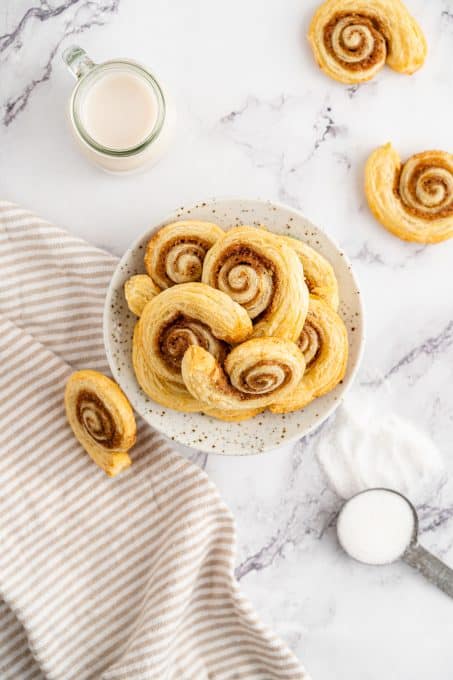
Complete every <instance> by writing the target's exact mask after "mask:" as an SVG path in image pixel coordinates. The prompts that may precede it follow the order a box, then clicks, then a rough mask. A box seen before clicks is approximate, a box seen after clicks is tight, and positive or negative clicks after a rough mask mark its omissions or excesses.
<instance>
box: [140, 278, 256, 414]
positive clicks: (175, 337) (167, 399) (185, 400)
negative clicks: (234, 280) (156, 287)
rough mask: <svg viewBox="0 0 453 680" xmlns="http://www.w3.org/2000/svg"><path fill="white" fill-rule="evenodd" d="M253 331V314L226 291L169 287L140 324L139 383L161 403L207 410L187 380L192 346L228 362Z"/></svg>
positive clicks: (148, 307)
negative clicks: (184, 369) (184, 364)
mask: <svg viewBox="0 0 453 680" xmlns="http://www.w3.org/2000/svg"><path fill="white" fill-rule="evenodd" d="M251 332H252V323H251V321H250V319H249V317H248V315H247V312H246V311H245V310H244V309H243V308H242V307H241V306H240V305H238V304H236V303H235V302H234V301H233V300H232V299H231V298H230V297H228V295H226V294H225V293H222V292H221V291H219V290H215V289H214V288H210V287H209V286H206V285H204V284H203V283H184V284H181V285H179V286H174V287H172V288H169V289H167V290H165V291H163V292H161V293H160V294H159V295H158V296H157V297H155V298H154V299H152V300H151V301H150V302H148V304H147V305H146V306H145V308H144V310H143V313H142V316H141V317H140V320H139V321H138V323H137V325H136V328H135V332H134V338H133V365H134V370H135V374H136V377H137V380H138V382H139V384H140V386H141V387H142V389H143V390H144V392H146V394H148V395H149V396H150V397H151V398H152V399H154V401H157V402H158V403H159V404H162V405H164V406H168V407H169V408H173V409H176V410H182V411H201V410H203V408H202V407H201V405H200V403H198V402H197V401H196V400H194V399H193V398H192V397H191V396H190V394H189V393H188V392H187V391H186V390H185V388H184V381H183V379H182V376H181V361H182V359H183V356H184V353H185V352H186V350H187V348H188V347H190V346H191V345H197V346H200V347H202V348H203V349H204V350H205V351H206V352H208V353H210V354H211V355H213V356H214V357H215V358H216V359H217V360H218V361H219V362H220V363H223V361H224V359H225V356H226V354H227V352H228V350H229V346H230V344H235V343H238V342H241V341H242V340H244V339H245V338H247V337H248V336H249V335H250V334H251ZM176 386H178V387H176Z"/></svg>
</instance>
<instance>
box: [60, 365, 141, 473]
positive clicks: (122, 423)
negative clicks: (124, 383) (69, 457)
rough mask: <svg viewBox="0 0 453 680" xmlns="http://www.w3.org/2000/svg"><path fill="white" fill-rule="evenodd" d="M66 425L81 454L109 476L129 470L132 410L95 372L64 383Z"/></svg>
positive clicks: (109, 382)
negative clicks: (125, 469) (83, 451)
mask: <svg viewBox="0 0 453 680" xmlns="http://www.w3.org/2000/svg"><path fill="white" fill-rule="evenodd" d="M65 407H66V415H67V418H68V421H69V424H70V426H71V428H72V431H73V432H74V434H75V436H76V438H77V439H78V441H79V442H80V444H81V445H82V446H83V448H84V449H85V451H86V452H87V453H88V455H89V456H91V458H92V459H93V460H94V462H95V463H96V465H99V467H100V468H102V470H104V472H106V473H107V474H108V475H109V476H110V477H114V476H115V475H117V474H118V473H119V472H121V470H124V468H127V467H129V465H130V464H131V459H130V458H129V454H128V451H129V449H130V448H131V447H132V446H133V445H134V444H135V438H136V424H135V418H134V412H133V411H132V407H131V405H130V404H129V402H128V400H127V399H126V397H125V395H124V394H123V392H122V391H121V390H120V388H119V387H118V385H117V384H116V383H114V382H113V380H110V378H107V376H105V375H102V373H98V372H97V371H90V370H86V371H77V372H76V373H73V374H72V375H71V376H70V378H69V380H68V382H67V383H66V390H65Z"/></svg>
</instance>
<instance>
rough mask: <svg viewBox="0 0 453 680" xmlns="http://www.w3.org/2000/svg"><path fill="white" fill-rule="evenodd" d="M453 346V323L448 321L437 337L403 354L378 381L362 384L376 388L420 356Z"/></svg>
mask: <svg viewBox="0 0 453 680" xmlns="http://www.w3.org/2000/svg"><path fill="white" fill-rule="evenodd" d="M452 345H453V321H450V322H449V323H448V324H447V325H446V326H445V328H443V329H442V330H441V332H440V333H438V334H437V335H433V336H431V337H430V338H427V340H425V341H424V342H423V343H422V344H421V345H418V346H417V347H414V349H412V350H411V351H410V352H408V353H407V354H405V355H404V356H403V357H401V359H399V360H398V361H397V362H396V363H395V364H393V366H392V367H391V368H390V369H389V370H388V371H387V372H386V373H385V374H384V375H383V377H382V378H379V379H378V380H374V381H370V382H367V383H363V384H364V385H366V386H369V387H376V386H379V385H381V384H382V383H383V382H384V381H385V380H388V379H389V378H391V377H392V376H394V375H395V374H396V373H398V372H399V371H401V369H403V368H406V367H407V366H410V365H411V364H413V363H414V362H415V361H417V359H419V358H420V357H421V356H430V357H432V356H436V355H437V354H440V353H442V352H445V350H447V349H448V348H449V347H451V346H452Z"/></svg>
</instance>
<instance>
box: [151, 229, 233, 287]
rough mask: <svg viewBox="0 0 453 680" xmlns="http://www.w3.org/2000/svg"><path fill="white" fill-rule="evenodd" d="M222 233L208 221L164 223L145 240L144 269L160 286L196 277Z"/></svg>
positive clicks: (186, 281)
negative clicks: (164, 224) (163, 225)
mask: <svg viewBox="0 0 453 680" xmlns="http://www.w3.org/2000/svg"><path fill="white" fill-rule="evenodd" d="M223 235H224V231H223V230H222V229H221V228H220V227H219V226H217V224H213V223H212V222H200V221H198V220H182V221H180V222H173V223H172V224H167V225H166V226H165V227H162V228H161V229H159V231H158V232H157V233H156V234H155V235H154V236H153V237H152V238H151V239H150V240H149V242H148V245H147V247H146V253H145V268H146V271H147V273H148V274H149V276H150V277H151V278H152V280H153V281H154V283H155V284H156V285H157V286H159V287H160V288H162V289H165V288H169V287H170V286H174V285H175V284H177V283H189V282H191V281H200V279H201V272H202V268H203V260H204V258H205V255H206V253H207V251H208V250H209V248H211V246H213V245H214V243H215V242H216V241H217V240H218V239H219V238H221V237H222V236H223Z"/></svg>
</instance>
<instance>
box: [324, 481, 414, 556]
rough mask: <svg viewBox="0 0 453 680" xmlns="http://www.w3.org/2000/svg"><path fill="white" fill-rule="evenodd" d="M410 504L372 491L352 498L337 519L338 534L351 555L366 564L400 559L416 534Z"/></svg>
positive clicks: (396, 497)
mask: <svg viewBox="0 0 453 680" xmlns="http://www.w3.org/2000/svg"><path fill="white" fill-rule="evenodd" d="M414 525H415V521H414V515H413V512H412V508H411V507H410V505H409V503H407V501H406V500H405V499H404V498H403V497H402V496H400V495H399V494H397V493H393V492H392V491H387V490H385V489H370V490H369V491H365V492H363V493H360V494H359V495H358V496H354V497H353V498H351V499H350V500H349V501H348V502H347V503H346V505H345V506H344V507H343V509H342V511H341V512H340V514H339V516H338V521H337V534H338V540H339V542H340V545H341V546H342V548H343V550H345V551H346V552H347V553H348V555H350V556H351V557H353V558H354V559H356V560H359V561H360V562H365V563H366V564H374V565H380V564H388V563H389V562H394V561H395V560H397V559H398V558H400V557H401V556H402V555H403V553H404V552H405V550H406V548H408V546H409V544H410V542H411V539H412V536H413V532H414Z"/></svg>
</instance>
